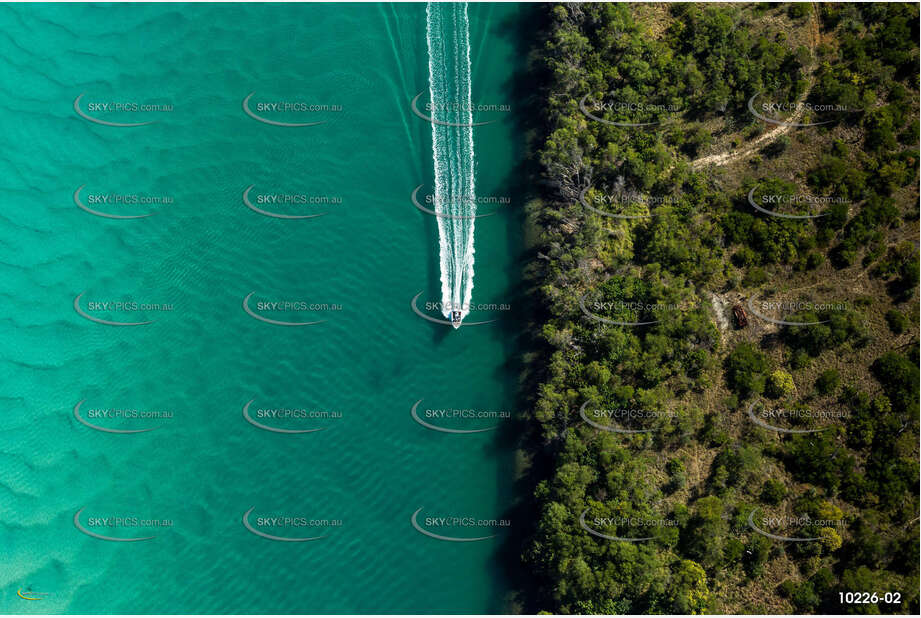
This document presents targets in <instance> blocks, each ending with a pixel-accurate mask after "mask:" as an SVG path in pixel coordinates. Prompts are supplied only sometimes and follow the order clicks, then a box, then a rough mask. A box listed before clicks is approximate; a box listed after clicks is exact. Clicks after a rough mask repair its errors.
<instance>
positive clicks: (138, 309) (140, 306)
mask: <svg viewBox="0 0 921 618" xmlns="http://www.w3.org/2000/svg"><path fill="white" fill-rule="evenodd" d="M84 294H86V292H80V293H79V294H78V295H77V297H76V298H74V311H76V312H77V314H78V315H79V316H80V317H83V318H86V319H87V320H89V321H90V322H96V323H97V324H105V325H107V326H144V325H146V324H153V323H154V320H141V321H132V322H128V321H122V320H109V319H105V318H100V317H97V316H94V315H92V313H105V314H110V315H112V314H114V315H119V314H128V315H135V314H138V313H140V314H143V315H146V314H149V313H155V312H170V311H173V309H174V308H173V305H172V303H149V302H140V301H137V300H133V299H127V300H91V301H87V303H86V310H84V309H82V308H81V306H80V305H81V303H80V299H81V298H83V295H84ZM90 312H92V313H90Z"/></svg>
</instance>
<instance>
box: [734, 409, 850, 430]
mask: <svg viewBox="0 0 921 618" xmlns="http://www.w3.org/2000/svg"><path fill="white" fill-rule="evenodd" d="M849 416H850V415H849V414H848V413H847V412H846V411H843V410H842V411H833V410H810V409H808V408H768V407H765V406H764V404H759V402H757V401H753V402H751V404H749V406H748V418H749V419H751V421H752V422H753V423H754V424H755V425H758V426H759V427H761V428H762V429H767V430H768V431H776V432H777V433H789V434H807V433H818V432H820V431H827V430H829V429H831V428H832V427H831V426H826V427H817V428H809V429H798V428H795V427H781V426H779V425H782V424H785V423H786V424H789V423H793V422H799V423H806V424H814V423H816V422H828V421H837V422H840V421H841V420H842V419H846V418H848V417H849Z"/></svg>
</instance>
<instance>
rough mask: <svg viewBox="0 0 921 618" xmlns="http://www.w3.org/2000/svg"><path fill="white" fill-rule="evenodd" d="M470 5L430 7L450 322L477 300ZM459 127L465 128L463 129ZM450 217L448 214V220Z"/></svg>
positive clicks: (444, 290) (435, 154)
mask: <svg viewBox="0 0 921 618" xmlns="http://www.w3.org/2000/svg"><path fill="white" fill-rule="evenodd" d="M469 26H470V25H469V21H468V19H467V3H466V2H460V3H456V2H445V3H439V2H430V3H428V5H427V6H426V40H427V42H428V52H429V96H430V99H429V100H430V101H431V106H432V107H431V110H430V112H431V117H432V120H433V121H438V122H444V123H450V124H451V126H445V125H441V124H437V123H436V122H432V158H433V161H434V166H435V212H436V213H438V214H439V215H443V216H439V217H436V219H437V221H438V254H439V258H440V263H441V307H442V309H441V310H442V313H443V314H444V316H445V317H446V318H450V317H451V312H452V311H460V312H461V317H464V316H466V315H467V313H468V312H469V310H470V300H471V298H472V296H473V222H474V218H473V217H474V216H475V215H476V197H475V195H476V193H475V190H476V187H475V186H474V157H473V127H472V126H471V125H472V124H473V112H472V107H471V104H470V73H471V71H470V27H469ZM458 125H460V126H458ZM444 215H447V216H444Z"/></svg>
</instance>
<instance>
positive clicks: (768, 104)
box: [748, 92, 855, 127]
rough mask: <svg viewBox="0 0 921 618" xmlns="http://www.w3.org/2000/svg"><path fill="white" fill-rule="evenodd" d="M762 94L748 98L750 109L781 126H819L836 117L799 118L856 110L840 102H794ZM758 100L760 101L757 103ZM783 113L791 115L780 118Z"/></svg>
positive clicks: (754, 113)
mask: <svg viewBox="0 0 921 618" xmlns="http://www.w3.org/2000/svg"><path fill="white" fill-rule="evenodd" d="M762 94H763V92H757V93H755V94H754V95H753V96H752V97H751V98H750V99H749V100H748V111H749V112H751V114H752V116H754V117H755V118H757V119H758V120H763V121H764V122H767V123H769V124H774V125H778V126H781V127H817V126H819V125H823V124H828V123H830V122H834V119H830V120H822V121H819V122H797V120H798V119H799V118H801V117H803V116H808V117H810V118H813V117H821V116H823V115H825V116H827V115H828V114H834V113H839V114H840V113H845V112H851V111H855V110H850V109H848V108H847V107H846V106H844V105H838V104H822V103H811V102H809V101H800V102H794V103H789V102H777V101H766V100H761V95H762ZM756 100H757V101H758V102H757V103H756ZM782 114H789V115H790V117H789V118H787V119H780V118H778V116H780V115H782Z"/></svg>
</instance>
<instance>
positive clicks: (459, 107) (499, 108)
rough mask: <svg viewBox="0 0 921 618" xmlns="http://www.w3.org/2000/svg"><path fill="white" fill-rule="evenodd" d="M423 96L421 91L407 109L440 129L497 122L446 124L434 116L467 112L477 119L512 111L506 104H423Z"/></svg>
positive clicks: (480, 125) (445, 102)
mask: <svg viewBox="0 0 921 618" xmlns="http://www.w3.org/2000/svg"><path fill="white" fill-rule="evenodd" d="M424 95H425V90H422V91H420V92H419V94H417V95H416V96H414V97H413V100H412V101H410V103H409V107H410V109H411V110H412V113H413V114H414V115H416V116H417V117H419V118H421V119H422V120H425V121H426V122H430V123H432V124H435V125H439V126H442V127H482V126H484V125H487V124H492V123H494V122H497V121H498V118H495V119H493V120H484V121H481V122H446V121H443V120H436V119H435V118H434V116H438V115H444V114H458V113H463V112H469V113H470V114H471V115H472V116H474V117H479V116H480V115H481V114H484V113H485V114H495V113H509V112H511V111H512V106H511V105H508V104H504V103H502V104H498V103H466V102H460V101H443V102H441V103H431V102H425V103H420V102H419V100H420V99H421V98H422V97H423V96H424ZM420 106H421V107H422V108H423V109H424V112H423V111H422V110H420V109H419V108H420Z"/></svg>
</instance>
